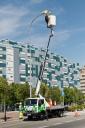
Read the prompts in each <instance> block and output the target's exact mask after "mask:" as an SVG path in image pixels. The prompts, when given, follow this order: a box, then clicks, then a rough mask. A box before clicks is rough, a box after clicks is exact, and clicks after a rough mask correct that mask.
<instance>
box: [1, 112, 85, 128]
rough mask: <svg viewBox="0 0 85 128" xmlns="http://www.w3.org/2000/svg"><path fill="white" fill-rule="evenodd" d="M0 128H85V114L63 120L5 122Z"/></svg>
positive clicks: (65, 117)
mask: <svg viewBox="0 0 85 128" xmlns="http://www.w3.org/2000/svg"><path fill="white" fill-rule="evenodd" d="M0 128H85V114H83V115H80V116H79V117H74V116H73V115H71V116H64V117H62V118H52V119H49V120H48V121H47V120H43V121H41V120H39V121H22V120H19V119H18V120H14V121H8V122H3V123H1V124H0Z"/></svg>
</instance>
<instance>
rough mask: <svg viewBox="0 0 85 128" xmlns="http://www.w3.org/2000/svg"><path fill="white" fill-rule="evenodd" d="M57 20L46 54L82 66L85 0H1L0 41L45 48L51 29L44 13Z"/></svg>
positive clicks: (84, 62)
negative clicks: (51, 53)
mask: <svg viewBox="0 0 85 128" xmlns="http://www.w3.org/2000/svg"><path fill="white" fill-rule="evenodd" d="M46 9H48V10H50V11H52V13H53V14H54V15H55V16H56V18H57V25H56V27H55V28H54V36H53V38H52V39H51V42H50V47H49V51H50V52H53V53H55V54H58V55H61V56H64V57H65V58H67V59H68V60H69V61H71V62H75V63H76V62H78V63H80V66H81V67H82V66H83V65H85V0H0V40H4V39H8V40H12V41H16V42H19V43H24V44H25V43H29V44H30V45H34V46H35V47H38V48H41V47H43V48H46V46H47V42H48V38H49V34H50V30H49V29H48V28H47V26H46V23H45V20H44V16H41V17H39V18H37V19H36V20H35V22H34V23H33V24H32V26H31V28H30V24H31V21H32V20H33V19H34V18H35V17H36V16H38V15H40V14H41V12H42V11H43V10H46Z"/></svg>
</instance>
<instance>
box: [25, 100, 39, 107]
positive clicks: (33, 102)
mask: <svg viewBox="0 0 85 128" xmlns="http://www.w3.org/2000/svg"><path fill="white" fill-rule="evenodd" d="M36 104H37V99H27V100H26V101H25V105H29V106H31V105H36Z"/></svg>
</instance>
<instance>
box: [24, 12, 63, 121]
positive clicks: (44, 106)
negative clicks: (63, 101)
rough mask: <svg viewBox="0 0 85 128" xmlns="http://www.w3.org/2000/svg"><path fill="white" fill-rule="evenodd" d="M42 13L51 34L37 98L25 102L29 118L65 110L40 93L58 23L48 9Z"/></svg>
mask: <svg viewBox="0 0 85 128" xmlns="http://www.w3.org/2000/svg"><path fill="white" fill-rule="evenodd" d="M42 14H44V15H45V21H46V23H47V27H48V28H50V30H51V34H50V36H49V40H48V44H47V49H46V54H45V59H44V62H43V63H41V66H40V72H39V76H38V80H37V84H36V91H35V96H36V98H27V99H26V100H25V102H24V104H25V109H26V113H25V114H26V116H27V117H28V119H29V118H38V119H40V118H41V119H42V118H48V116H62V115H63V112H64V106H61V105H58V106H50V105H49V104H48V103H47V101H46V100H45V98H44V97H42V96H41V95H40V93H39V91H40V85H41V82H42V79H43V72H44V69H45V64H46V59H47V54H48V48H49V43H50V40H51V37H53V27H54V26H55V25H56V17H55V16H54V15H52V14H51V12H49V11H48V10H45V11H44V12H42Z"/></svg>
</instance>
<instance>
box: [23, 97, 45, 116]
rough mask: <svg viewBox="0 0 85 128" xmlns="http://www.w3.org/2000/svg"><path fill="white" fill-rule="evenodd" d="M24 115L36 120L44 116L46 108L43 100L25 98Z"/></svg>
mask: <svg viewBox="0 0 85 128" xmlns="http://www.w3.org/2000/svg"><path fill="white" fill-rule="evenodd" d="M24 109H25V114H26V116H27V117H28V118H30V117H31V118H34V117H35V118H37V117H40V116H41V115H42V114H45V111H46V106H45V99H44V98H27V99H26V100H25V102H24Z"/></svg>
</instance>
